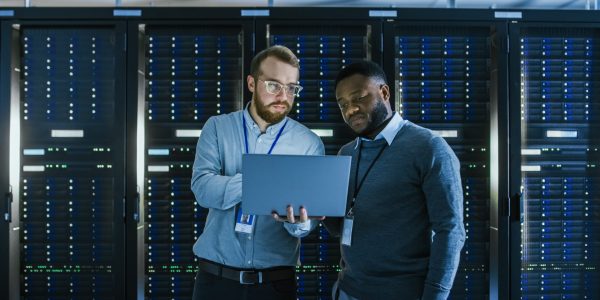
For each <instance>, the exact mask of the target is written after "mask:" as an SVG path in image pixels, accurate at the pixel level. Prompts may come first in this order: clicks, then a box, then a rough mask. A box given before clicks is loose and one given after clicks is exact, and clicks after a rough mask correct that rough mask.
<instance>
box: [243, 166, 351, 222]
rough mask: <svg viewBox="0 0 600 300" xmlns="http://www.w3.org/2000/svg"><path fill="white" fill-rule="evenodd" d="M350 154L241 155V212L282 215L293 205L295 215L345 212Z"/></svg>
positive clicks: (337, 215) (336, 215)
mask: <svg viewBox="0 0 600 300" xmlns="http://www.w3.org/2000/svg"><path fill="white" fill-rule="evenodd" d="M351 160H352V157H350V156H311V155H267V154H244V156H243V158H242V212H243V213H244V214H253V215H270V214H271V212H273V211H275V212H277V213H278V214H280V215H282V216H285V215H286V207H287V206H288V205H292V206H293V208H294V214H295V215H298V214H299V213H298V212H299V211H300V206H304V207H305V208H306V210H307V212H308V215H309V216H313V217H317V216H329V217H341V216H344V214H345V213H346V201H347V197H348V182H349V180H350V162H351Z"/></svg>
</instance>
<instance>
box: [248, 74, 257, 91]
mask: <svg viewBox="0 0 600 300" xmlns="http://www.w3.org/2000/svg"><path fill="white" fill-rule="evenodd" d="M246 84H247V85H248V90H249V91H250V93H254V88H255V87H256V84H255V81H254V77H252V75H248V77H246Z"/></svg>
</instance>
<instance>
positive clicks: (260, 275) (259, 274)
mask: <svg viewBox="0 0 600 300" xmlns="http://www.w3.org/2000/svg"><path fill="white" fill-rule="evenodd" d="M244 274H258V283H259V284H260V283H263V276H262V275H263V274H262V272H260V271H259V272H255V271H240V284H256V282H250V281H244Z"/></svg>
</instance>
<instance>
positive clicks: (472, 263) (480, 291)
mask: <svg viewBox="0 0 600 300" xmlns="http://www.w3.org/2000/svg"><path fill="white" fill-rule="evenodd" d="M495 31H496V29H495V28H494V26H491V25H487V24H457V25H454V24H451V25H449V24H447V23H445V24H436V23H431V22H430V23H427V24H415V23H411V24H407V23H401V22H394V23H391V24H386V27H385V30H384V33H385V37H384V41H385V42H386V44H387V45H390V44H391V45H393V57H390V56H389V53H388V54H387V55H386V65H388V66H389V65H393V66H394V68H393V77H391V78H390V80H392V79H393V82H390V86H392V87H393V89H394V95H395V105H396V111H398V112H400V114H401V115H402V117H403V118H405V119H407V120H410V121H412V122H414V123H417V124H419V125H421V126H424V127H426V128H429V129H431V130H434V131H436V132H437V133H438V134H439V135H441V136H442V137H444V138H445V139H446V141H447V142H448V143H449V144H450V146H451V147H452V149H453V150H454V152H455V153H456V155H457V156H458V158H459V160H460V162H461V176H462V184H463V187H462V188H463V192H464V223H465V229H466V232H467V239H466V242H465V245H464V247H463V250H462V253H461V262H460V266H459V269H458V272H457V274H456V277H455V280H454V286H453V288H452V291H451V294H450V299H484V298H488V297H489V294H490V290H489V283H488V279H489V276H490V274H489V267H490V266H489V262H490V257H489V249H490V232H489V226H490V225H489V221H490V209H491V207H490V197H491V191H490V186H491V184H492V182H491V179H492V178H491V174H490V165H491V161H490V159H491V158H490V136H491V131H490V130H491V127H490V116H491V115H492V114H493V113H494V112H493V111H492V110H493V109H495V108H491V107H490V99H491V97H496V96H495V95H491V91H492V90H493V91H497V88H496V87H494V86H493V85H496V82H492V81H491V80H490V78H491V74H492V72H495V71H496V70H495V68H497V63H496V62H495V61H492V57H497V53H495V52H496V51H498V49H496V48H494V46H493V43H492V42H491V41H492V39H493V36H494V34H495ZM386 49H389V47H388V48H386ZM496 184H497V183H496Z"/></svg>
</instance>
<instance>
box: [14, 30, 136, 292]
mask: <svg viewBox="0 0 600 300" xmlns="http://www.w3.org/2000/svg"><path fill="white" fill-rule="evenodd" d="M123 29H124V23H116V22H93V21H89V22H76V24H74V23H66V22H60V21H55V22H41V21H40V22H34V21H23V22H10V23H9V22H5V23H4V24H3V34H7V35H9V36H10V37H11V39H10V42H9V41H8V39H6V40H4V41H3V42H5V43H6V42H9V43H8V44H3V46H4V47H9V48H10V51H9V52H8V54H6V52H5V54H6V55H7V56H5V57H10V58H11V64H4V66H5V67H7V66H10V69H9V70H8V71H5V72H4V74H5V76H7V75H8V74H10V76H7V77H10V80H9V81H8V82H9V83H10V89H11V90H10V92H9V93H6V92H5V94H4V95H5V96H7V98H8V99H10V101H11V118H13V121H14V122H13V123H12V124H11V134H10V141H11V144H12V145H11V147H14V148H11V151H10V153H11V161H13V163H12V166H15V168H14V169H11V174H10V175H11V179H10V181H11V182H10V185H11V186H12V192H13V197H14V201H13V206H12V212H13V214H12V219H13V223H12V224H11V225H10V226H11V228H10V234H11V237H10V240H9V243H8V248H9V257H10V258H11V260H10V266H9V269H10V272H11V273H12V274H20V276H15V275H13V276H10V283H9V285H10V288H9V289H8V291H9V295H8V297H9V298H13V299H16V298H19V297H25V298H27V299H46V298H52V297H57V296H61V297H65V296H66V297H83V298H93V297H102V298H119V297H121V296H122V293H123V291H124V280H125V278H124V276H123V266H124V257H123V256H122V255H121V253H123V252H124V230H123V229H124V228H123V213H124V212H123V209H122V207H123V202H122V199H123V198H122V197H123V195H124V188H125V185H124V179H123V173H124V165H125V162H124V159H123V153H124V152H125V149H124V142H125V134H124V128H125V127H124V126H125V115H124V111H125V105H124V104H125V97H124V96H125V93H124V84H123V82H124V80H123V79H122V75H123V74H124V72H125V69H124V67H123V66H124V63H123V62H124V52H123V51H124V44H123V42H124V34H123V32H124V31H123ZM5 78H6V77H5ZM11 168H12V167H11ZM15 287H18V288H15Z"/></svg>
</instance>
